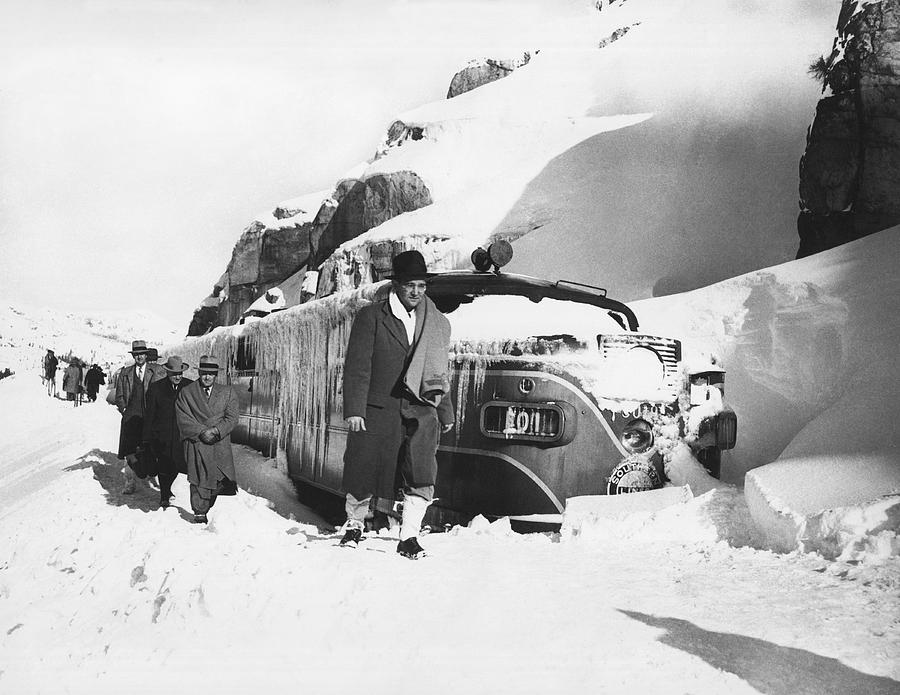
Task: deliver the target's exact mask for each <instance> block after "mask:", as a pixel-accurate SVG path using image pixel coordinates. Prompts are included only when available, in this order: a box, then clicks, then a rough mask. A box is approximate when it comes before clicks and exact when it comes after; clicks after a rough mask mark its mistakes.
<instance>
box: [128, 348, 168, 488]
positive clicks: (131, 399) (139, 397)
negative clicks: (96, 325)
mask: <svg viewBox="0 0 900 695" xmlns="http://www.w3.org/2000/svg"><path fill="white" fill-rule="evenodd" d="M147 352H148V348H147V343H146V342H144V341H143V340H133V341H132V342H131V350H130V353H131V356H132V357H133V358H134V364H131V365H128V366H127V367H124V368H123V369H122V370H121V371H119V374H118V375H117V376H116V408H118V409H119V412H120V413H121V414H122V424H121V426H120V428H119V454H118V458H119V460H120V461H121V460H123V459H124V460H125V466H123V468H122V475H123V477H124V479H125V486H124V487H123V488H122V494H124V495H131V494H133V493H134V490H135V469H136V468H137V469H138V470H139V471H140V474H141V476H142V477H144V476H146V474H145V473H144V472H143V470H141V463H140V461H139V459H138V449H139V447H140V445H141V441H142V440H143V436H144V408H145V405H146V403H147V389H149V388H150V384H152V383H153V382H154V381H159V380H160V379H165V378H166V370H165V369H163V368H162V367H161V366H160V365H158V364H148V363H147Z"/></svg>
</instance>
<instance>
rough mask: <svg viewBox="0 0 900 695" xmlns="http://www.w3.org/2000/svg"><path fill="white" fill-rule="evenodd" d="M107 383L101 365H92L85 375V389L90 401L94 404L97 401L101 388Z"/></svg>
mask: <svg viewBox="0 0 900 695" xmlns="http://www.w3.org/2000/svg"><path fill="white" fill-rule="evenodd" d="M105 383H106V374H104V373H103V370H102V369H100V365H99V364H92V365H91V368H90V369H88V371H87V374H85V375H84V388H85V390H86V391H87V397H88V400H89V401H90V402H91V403H94V402H95V401H96V400H97V392H98V391H99V390H100V386H101V385H102V384H105Z"/></svg>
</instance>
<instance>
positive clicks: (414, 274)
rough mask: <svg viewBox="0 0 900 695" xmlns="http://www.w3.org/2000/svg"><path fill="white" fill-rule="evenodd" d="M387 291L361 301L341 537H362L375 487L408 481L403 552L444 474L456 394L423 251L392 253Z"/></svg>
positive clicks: (388, 493)
mask: <svg viewBox="0 0 900 695" xmlns="http://www.w3.org/2000/svg"><path fill="white" fill-rule="evenodd" d="M392 267H393V274H392V275H390V276H389V278H390V279H391V281H392V282H391V290H390V293H389V294H388V297H387V299H383V300H380V301H375V302H374V303H372V304H370V305H368V306H366V307H363V308H362V309H361V310H360V312H359V313H358V314H357V315H356V318H355V319H354V321H353V326H352V327H351V330H350V339H349V342H348V344H347V353H346V358H345V361H344V381H343V389H344V418H345V420H346V422H347V425H348V426H349V428H350V432H349V434H348V437H347V448H346V451H345V452H344V479H343V488H344V491H345V492H346V494H347V497H346V503H345V509H346V512H347V523H346V524H345V526H344V529H345V532H344V536H343V538H342V539H341V545H343V546H349V547H355V546H356V545H357V544H358V543H359V541H360V539H361V538H362V532H363V530H364V529H365V518H366V515H367V513H368V511H369V507H370V504H371V502H372V498H373V496H376V497H378V498H380V499H381V500H393V499H394V498H395V497H396V491H397V489H398V488H399V489H401V490H402V491H403V515H402V520H401V524H400V542H399V543H398V545H397V552H398V553H400V554H401V555H404V556H405V557H409V558H416V557H418V556H419V555H420V554H421V553H422V546H421V545H420V544H419V541H418V535H419V531H420V529H421V526H422V520H423V518H424V516H425V512H426V510H427V508H428V505H429V504H430V503H431V501H432V499H433V496H434V483H435V479H436V477H437V458H436V455H437V446H438V440H439V438H440V435H441V432H449V431H450V430H451V429H452V428H453V424H454V416H453V405H452V402H451V399H450V394H449V378H448V350H449V344H450V323H449V321H447V318H446V317H445V316H444V315H443V314H442V313H441V312H440V311H439V310H438V309H437V307H436V306H435V305H434V303H433V302H432V301H431V300H430V299H429V298H428V297H427V296H426V294H425V293H426V289H427V284H426V280H427V278H429V277H431V276H432V275H433V273H428V272H427V268H426V266H425V259H424V258H423V257H422V254H421V253H419V252H418V251H404V252H403V253H400V254H398V255H397V256H396V257H395V258H394V259H393V262H392Z"/></svg>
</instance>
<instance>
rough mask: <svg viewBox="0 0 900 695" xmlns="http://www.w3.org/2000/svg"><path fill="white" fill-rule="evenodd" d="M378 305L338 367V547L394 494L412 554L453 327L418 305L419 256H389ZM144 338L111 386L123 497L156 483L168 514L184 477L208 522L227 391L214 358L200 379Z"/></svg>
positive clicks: (226, 475) (364, 312)
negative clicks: (386, 289)
mask: <svg viewBox="0 0 900 695" xmlns="http://www.w3.org/2000/svg"><path fill="white" fill-rule="evenodd" d="M392 268H393V274H392V275H390V276H388V277H389V278H390V279H391V281H392V283H391V290H390V293H389V295H388V297H387V298H386V299H383V300H381V301H376V302H374V303H372V304H370V305H368V306H365V307H363V308H362V309H361V310H360V312H359V313H358V314H357V316H356V318H355V319H354V321H353V325H352V328H351V331H350V338H349V342H348V345H347V351H346V357H345V362H344V377H343V393H344V416H345V420H346V422H347V425H348V428H349V434H348V438H347V448H346V451H345V452H344V476H343V487H344V490H345V492H346V500H345V510H346V513H347V521H346V523H345V524H344V527H343V537H342V538H341V540H340V545H341V546H344V547H350V548H355V547H357V546H358V544H359V543H360V542H361V541H362V540H363V536H364V533H365V530H366V524H367V520H368V519H372V518H374V517H377V515H378V513H379V512H381V513H382V514H383V513H385V512H387V511H390V510H391V509H392V507H393V502H394V500H395V497H396V496H397V491H398V490H399V491H400V492H401V495H402V502H403V511H402V519H401V523H400V539H399V543H398V544H397V552H398V553H400V554H401V555H403V556H404V557H408V558H412V559H415V558H418V557H420V556H421V555H422V553H423V552H424V550H423V548H422V546H421V544H420V543H419V538H418V537H419V533H420V529H421V526H422V522H423V519H424V516H425V513H426V510H427V508H428V506H429V504H431V502H432V500H433V496H434V485H435V480H436V477H437V458H436V457H437V447H438V440H439V438H440V436H441V433H442V432H448V431H450V430H451V429H452V428H453V426H454V410H453V405H452V402H451V399H450V394H449V376H448V361H447V353H448V350H449V343H450V324H449V322H448V320H447V318H446V317H445V316H444V315H443V314H442V313H441V312H440V311H439V310H438V308H437V307H436V306H435V305H434V303H433V302H432V301H431V300H430V299H429V298H428V297H427V295H426V291H427V280H428V278H429V277H431V276H432V275H433V273H429V272H428V271H427V268H426V265H425V260H424V258H423V257H422V254H421V253H419V252H418V251H406V252H403V253H400V254H398V255H397V256H396V257H395V258H394V259H393V264H392ZM149 351H150V348H147V346H146V344H145V342H144V341H140V340H137V341H134V343H133V344H132V349H131V354H132V356H133V357H134V364H133V365H130V366H129V367H127V368H124V369H122V370H121V371H120V372H119V374H118V376H117V378H116V384H115V389H116V390H115V393H116V406H117V407H118V409H119V412H120V413H121V414H122V425H121V432H120V438H119V454H118V456H119V458H120V459H124V461H125V464H126V465H125V466H124V468H123V473H124V475H125V487H124V489H123V493H125V494H130V493H133V492H134V490H135V476H137V477H139V478H140V477H146V476H148V475H158V476H159V491H160V502H159V503H160V507H163V508H165V507H167V506H169V504H170V502H169V500H170V498H171V496H172V482H173V481H174V480H175V478H176V476H177V475H178V473H186V474H187V476H188V480H189V481H190V489H191V507H192V509H193V512H194V521H195V522H198V523H203V522H206V521H207V516H206V514H207V512H208V511H209V509H210V507H212V506H213V504H214V503H215V501H216V498H217V496H218V495H233V494H236V492H237V485H236V482H235V473H234V461H233V458H232V453H231V437H230V433H231V430H232V429H233V428H234V426H235V424H236V423H237V418H238V402H237V395H236V394H235V392H234V389H233V388H232V387H231V386H230V385H227V384H222V383H219V382H218V381H217V380H216V377H217V375H218V373H219V371H220V366H219V364H218V362H217V361H216V360H215V359H214V358H212V357H210V356H208V355H205V356H203V357H201V358H200V363H199V364H198V365H197V370H198V373H199V375H200V376H199V379H198V380H197V381H195V382H192V381H191V380H190V379H187V378H185V377H184V372H185V370H187V369H188V365H187V364H185V363H184V362H183V361H182V359H181V357H179V356H177V355H173V356H171V357H169V358H168V360H167V361H166V363H165V364H163V365H157V364H153V363H152V362H148V361H147V354H148V352H149Z"/></svg>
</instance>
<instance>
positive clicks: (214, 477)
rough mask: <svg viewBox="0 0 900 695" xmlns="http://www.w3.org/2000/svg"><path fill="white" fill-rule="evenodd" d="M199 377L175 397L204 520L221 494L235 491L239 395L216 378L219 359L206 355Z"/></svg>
mask: <svg viewBox="0 0 900 695" xmlns="http://www.w3.org/2000/svg"><path fill="white" fill-rule="evenodd" d="M197 371H198V372H199V374H200V378H199V379H198V380H197V381H195V382H193V383H190V384H188V385H187V386H186V387H185V388H184V389H182V390H181V393H179V394H178V399H177V400H176V401H175V417H176V420H177V421H178V431H179V434H180V435H181V442H182V446H183V447H184V459H185V462H186V464H187V476H188V480H189V481H190V483H191V509H193V511H194V523H196V524H205V523H206V522H207V521H208V519H207V516H206V515H207V513H208V512H209V510H210V509H211V508H212V506H213V505H214V504H215V503H216V498H217V497H218V496H219V495H236V494H237V482H236V477H235V473H234V457H233V455H232V453H231V430H232V429H234V426H235V425H236V424H237V421H238V412H239V411H238V398H237V394H236V393H235V391H234V389H233V388H232V387H231V386H230V385H229V384H220V383H218V382H217V381H216V377H217V376H218V374H219V363H218V360H216V359H215V358H214V357H211V356H209V355H203V356H202V357H201V358H200V364H199V365H198V366H197Z"/></svg>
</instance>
